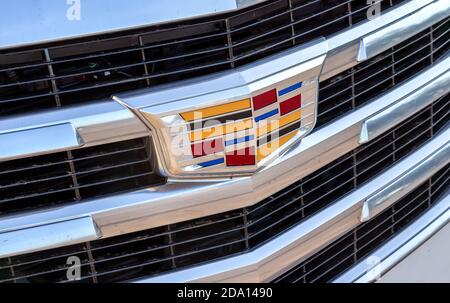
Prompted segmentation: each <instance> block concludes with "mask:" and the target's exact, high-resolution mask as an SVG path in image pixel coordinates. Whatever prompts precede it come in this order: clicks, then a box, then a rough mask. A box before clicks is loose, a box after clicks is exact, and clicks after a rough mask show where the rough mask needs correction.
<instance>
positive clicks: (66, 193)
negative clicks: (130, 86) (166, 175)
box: [0, 138, 163, 215]
mask: <svg viewBox="0 0 450 303" xmlns="http://www.w3.org/2000/svg"><path fill="white" fill-rule="evenodd" d="M148 144H149V139H148V138H141V139H133V140H128V141H122V142H116V143H110V144H105V145H100V146H94V147H89V148H82V149H77V150H69V151H66V152H58V153H53V154H48V155H42V156H36V157H28V158H23V159H17V160H10V161H4V162H0V170H1V173H0V176H2V182H0V215H4V214H8V213H12V212H18V211H23V210H29V209H36V208H41V207H46V206H53V205H56V204H61V203H71V202H76V201H80V200H82V199H85V198H90V197H96V196H102V195H104V194H106V193H113V192H118V191H121V190H126V189H133V188H140V187H142V186H147V185H151V184H159V183H161V182H162V180H163V179H162V178H160V177H158V176H157V175H156V173H155V172H154V170H153V167H152V164H151V163H152V160H151V157H152V154H151V153H150V147H149V145H148ZM106 184H108V185H111V188H108V187H109V186H106V187H105V188H99V186H100V185H106Z"/></svg>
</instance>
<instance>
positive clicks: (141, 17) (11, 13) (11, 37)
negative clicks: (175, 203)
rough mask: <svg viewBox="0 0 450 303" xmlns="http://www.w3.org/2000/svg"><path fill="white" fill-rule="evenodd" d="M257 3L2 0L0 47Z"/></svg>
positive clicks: (224, 0) (221, 0)
mask: <svg viewBox="0 0 450 303" xmlns="http://www.w3.org/2000/svg"><path fill="white" fill-rule="evenodd" d="M261 1H263V0H166V1H156V0H154V1H148V0H133V1H126V2H122V1H110V0H88V1H85V0H69V1H64V0H63V1H54V0H19V1H4V3H2V9H1V10H0V49H2V48H7V47H13V46H14V47H15V46H23V45H28V44H33V43H41V42H50V41H55V40H60V39H66V38H75V37H82V36H86V35H92V34H99V33H107V32H113V31H117V30H123V29H131V28H138V27H142V26H147V25H151V24H160V23H165V22H173V21H174V20H182V19H188V18H193V17H198V16H203V15H211V14H216V13H221V12H225V11H230V10H234V9H238V8H242V7H245V6H248V5H252V4H255V3H258V2H261ZM18 20H22V21H23V22H17V21H18ZM13 25H14V26H13Z"/></svg>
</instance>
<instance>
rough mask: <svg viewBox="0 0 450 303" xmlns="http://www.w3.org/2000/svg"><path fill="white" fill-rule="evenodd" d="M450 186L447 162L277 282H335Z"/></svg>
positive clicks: (449, 168) (449, 170) (449, 172)
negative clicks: (395, 200)
mask: <svg viewBox="0 0 450 303" xmlns="http://www.w3.org/2000/svg"><path fill="white" fill-rule="evenodd" d="M449 186H450V165H447V166H446V167H444V168H443V169H441V170H440V171H439V172H438V173H436V174H435V175H434V176H433V177H432V178H430V179H428V181H426V182H425V183H423V184H422V185H421V186H419V187H418V188H416V189H415V190H414V191H412V192H411V193H409V194H408V195H407V196H405V197H404V198H402V199H401V200H400V201H398V202H396V203H394V204H393V205H392V206H391V207H389V208H387V209H386V210H384V211H383V212H382V213H380V214H379V215H377V216H376V217H375V218H373V219H371V220H370V221H368V222H366V223H364V224H361V225H360V226H358V227H357V228H355V229H353V230H352V231H350V232H348V233H347V234H345V235H344V236H342V237H340V238H339V239H337V240H335V241H333V242H332V243H331V244H329V245H328V246H327V247H325V248H323V249H322V250H320V251H319V252H317V253H316V254H314V255H313V256H311V257H309V258H307V259H306V260H305V261H303V262H301V263H300V264H299V265H297V266H295V267H294V268H292V269H290V270H289V271H288V272H286V273H285V274H283V275H282V276H280V277H279V278H277V279H276V280H275V281H274V282H291V283H292V282H295V283H313V282H322V283H323V282H329V281H332V280H333V279H335V278H336V277H338V276H339V275H340V274H342V273H343V272H344V271H346V270H347V269H349V268H350V267H351V266H352V265H354V264H356V263H357V262H358V261H360V260H361V259H363V258H364V257H367V256H368V255H369V254H370V253H372V252H374V251H375V250H376V248H377V247H379V246H380V245H382V244H383V243H386V241H388V240H389V239H390V238H392V236H394V235H395V234H397V233H398V232H399V231H401V230H402V229H403V228H404V227H405V226H406V225H408V223H410V222H411V221H413V220H414V219H415V218H417V217H418V216H419V215H421V214H422V213H424V212H425V211H426V210H427V209H429V208H430V207H431V206H432V205H433V203H434V202H436V201H437V200H438V198H439V197H440V196H441V195H442V194H443V193H444V192H445V191H446V190H447V189H448V188H449Z"/></svg>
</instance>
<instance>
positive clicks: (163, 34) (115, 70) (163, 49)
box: [0, 0, 404, 116]
mask: <svg viewBox="0 0 450 303" xmlns="http://www.w3.org/2000/svg"><path fill="white" fill-rule="evenodd" d="M403 1H404V0H380V2H381V9H382V10H385V9H387V8H389V7H391V6H393V5H396V4H399V3H400V2H403ZM367 8H368V4H366V1H365V0H327V1H323V0H278V1H271V2H269V3H261V4H259V5H256V6H252V7H250V8H247V9H243V10H238V11H236V12H231V13H226V14H220V15H217V16H214V17H207V18H198V19H194V20H189V21H185V22H177V23H171V24H168V25H160V26H153V27H146V28H141V29H139V30H129V31H121V32H117V33H113V34H107V35H97V36H93V37H87V38H83V39H72V40H67V41H62V42H55V43H49V44H46V45H40V46H39V45H37V46H32V47H25V48H23V47H22V48H13V49H8V50H3V51H0V116H7V115H13V114H23V113H24V112H30V111H35V110H39V109H44V108H59V107H64V106H68V105H71V104H79V103H81V102H87V101H91V100H97V99H102V98H107V97H110V96H111V95H112V94H116V93H118V92H123V91H128V90H135V89H139V88H144V87H149V86H154V85H157V84H162V83H167V82H173V81H177V80H181V79H186V78H191V77H195V76H199V75H206V74H211V73H214V72H217V71H222V70H226V69H231V68H234V67H236V66H240V65H242V64H245V63H248V62H251V61H255V60H257V59H260V58H262V57H265V56H268V55H271V54H274V53H277V52H279V51H281V50H284V49H288V48H290V47H293V46H295V45H299V44H302V43H304V42H306V41H310V40H312V39H315V38H318V37H322V36H328V35H331V34H333V33H336V32H338V31H340V30H342V29H345V28H348V27H350V26H351V25H354V24H356V23H358V22H360V21H362V20H364V19H365V18H366V10H367Z"/></svg>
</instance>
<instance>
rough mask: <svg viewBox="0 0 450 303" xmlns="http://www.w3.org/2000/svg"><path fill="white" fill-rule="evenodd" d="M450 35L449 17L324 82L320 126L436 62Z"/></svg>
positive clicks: (449, 39)
mask: <svg viewBox="0 0 450 303" xmlns="http://www.w3.org/2000/svg"><path fill="white" fill-rule="evenodd" d="M442 29H444V31H443V32H440V31H442ZM449 34H450V18H446V19H444V20H442V21H440V22H439V23H437V24H436V25H434V26H432V27H430V28H429V29H427V30H424V31H422V32H421V33H418V34H416V35H415V36H413V37H411V38H409V39H407V40H406V41H404V42H402V43H400V44H399V45H397V46H394V47H392V48H391V49H389V50H387V51H385V52H383V53H382V54H380V55H378V56H376V57H374V58H371V59H369V60H367V61H366V62H363V63H362V64H359V65H357V66H355V67H352V68H350V69H348V70H346V71H344V72H342V73H340V74H339V75H336V76H334V77H332V78H330V79H327V80H325V81H323V82H321V83H320V90H319V105H318V119H317V123H316V127H320V126H323V125H325V124H327V123H328V122H330V121H332V120H334V119H336V118H338V117H340V116H342V115H344V114H346V113H348V112H351V111H353V110H355V109H356V108H359V107H360V106H362V105H364V104H366V103H367V102H369V101H370V100H371V99H372V98H375V97H377V96H379V95H381V94H383V93H384V92H385V91H386V90H388V89H391V88H392V87H394V86H398V85H399V84H401V83H403V82H404V81H406V80H408V79H409V78H411V77H413V76H414V75H416V74H418V73H419V72H420V71H422V70H423V69H424V68H427V67H428V66H431V65H432V64H434V62H435V61H436V60H438V59H439V58H441V57H442V56H444V55H445V54H446V53H447V52H448V51H449V46H450V45H449V41H450V37H449ZM435 35H437V36H435ZM425 40H426V41H425Z"/></svg>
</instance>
